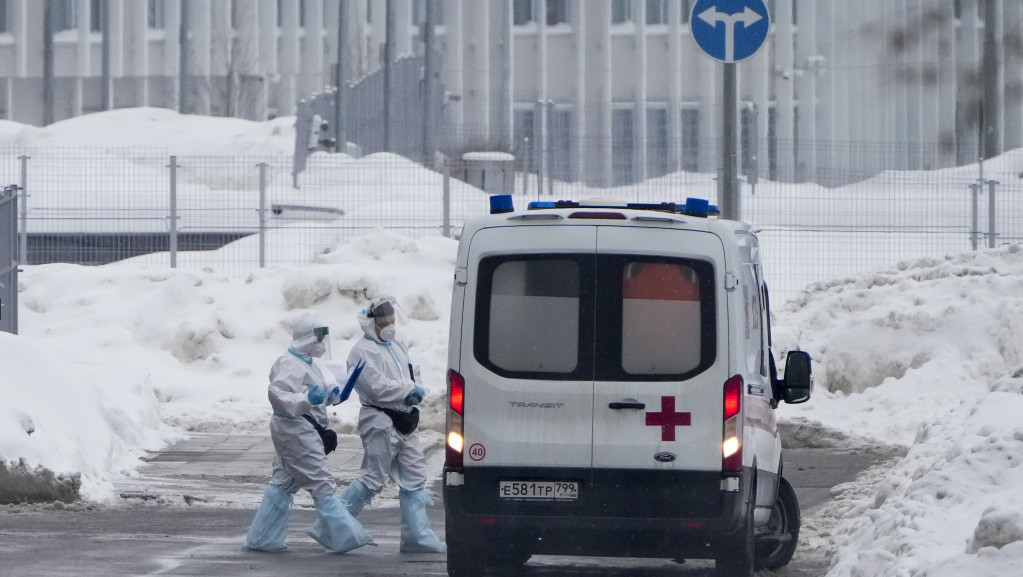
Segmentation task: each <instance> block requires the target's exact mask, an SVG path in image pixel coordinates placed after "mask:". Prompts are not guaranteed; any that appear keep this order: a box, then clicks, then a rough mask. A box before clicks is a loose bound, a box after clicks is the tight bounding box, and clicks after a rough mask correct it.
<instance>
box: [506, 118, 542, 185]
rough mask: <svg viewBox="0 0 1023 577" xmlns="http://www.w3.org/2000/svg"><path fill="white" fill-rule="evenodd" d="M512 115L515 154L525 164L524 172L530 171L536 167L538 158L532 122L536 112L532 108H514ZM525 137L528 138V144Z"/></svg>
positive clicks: (534, 129) (534, 125)
mask: <svg viewBox="0 0 1023 577" xmlns="http://www.w3.org/2000/svg"><path fill="white" fill-rule="evenodd" d="M513 117H514V118H513V120H512V124H513V127H514V137H513V138H514V147H515V149H516V154H515V156H516V158H519V159H520V160H523V161H524V164H526V166H524V167H523V168H524V169H525V170H524V172H525V171H530V172H531V171H533V170H535V169H536V166H537V159H538V158H539V157H538V155H537V153H538V152H539V151H538V150H537V149H538V148H539V147H538V146H537V143H536V124H535V123H534V118H535V117H536V113H535V112H534V109H532V108H524V107H523V108H516V109H515V111H514V113H513ZM527 138H528V139H529V141H528V144H527V141H526V139H527Z"/></svg>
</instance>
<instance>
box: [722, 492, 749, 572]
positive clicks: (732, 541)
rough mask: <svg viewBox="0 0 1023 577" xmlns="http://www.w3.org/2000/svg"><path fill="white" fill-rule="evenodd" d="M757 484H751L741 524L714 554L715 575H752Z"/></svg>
mask: <svg viewBox="0 0 1023 577" xmlns="http://www.w3.org/2000/svg"><path fill="white" fill-rule="evenodd" d="M756 494H757V486H756V483H754V484H753V487H752V492H751V493H750V502H749V505H748V507H746V515H745V519H743V521H742V524H741V526H740V527H739V529H738V530H737V531H736V532H735V534H734V535H731V536H730V538H729V540H727V541H725V542H723V543H722V544H721V545H720V546H719V547H718V551H717V555H715V556H714V574H715V575H716V576H717V577H753V549H754V545H755V543H754V541H753V530H754V528H753V510H754V509H756Z"/></svg>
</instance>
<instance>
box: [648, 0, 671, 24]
mask: <svg viewBox="0 0 1023 577" xmlns="http://www.w3.org/2000/svg"><path fill="white" fill-rule="evenodd" d="M668 1H669V0H646V23H647V24H667V23H668Z"/></svg>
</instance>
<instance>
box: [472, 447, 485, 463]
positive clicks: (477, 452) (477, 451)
mask: <svg viewBox="0 0 1023 577" xmlns="http://www.w3.org/2000/svg"><path fill="white" fill-rule="evenodd" d="M486 456H487V449H486V448H485V447H484V446H483V445H481V444H479V443H475V444H474V445H473V446H471V447H469V458H470V459H472V460H473V461H482V460H483V457H486Z"/></svg>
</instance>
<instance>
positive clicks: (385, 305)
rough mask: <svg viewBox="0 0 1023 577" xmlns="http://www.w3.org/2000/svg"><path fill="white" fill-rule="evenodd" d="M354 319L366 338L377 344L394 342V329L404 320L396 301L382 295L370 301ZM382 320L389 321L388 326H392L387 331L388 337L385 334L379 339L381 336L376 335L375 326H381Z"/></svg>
mask: <svg viewBox="0 0 1023 577" xmlns="http://www.w3.org/2000/svg"><path fill="white" fill-rule="evenodd" d="M356 318H357V319H358V321H359V326H360V327H362V332H363V333H365V335H366V336H367V337H368V338H370V339H371V340H373V341H374V342H377V343H387V342H390V341H393V340H394V332H395V328H394V327H396V326H397V324H398V323H399V322H401V321H403V320H404V315H403V311H402V310H401V306H400V305H398V301H397V299H395V298H394V297H392V296H387V295H384V296H378V297H376V298H374V299H373V300H372V301H370V303H369V306H367V307H366V308H365V309H363V310H362V311H360V312H359V314H358V315H356ZM382 319H386V320H387V321H389V323H388V324H389V325H391V326H392V328H390V329H388V333H389V334H390V335H391V336H390V337H388V336H387V335H386V334H385V335H383V338H381V335H379V334H377V326H378V325H380V326H381V327H382V326H383V325H381V324H380V323H381V321H382Z"/></svg>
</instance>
